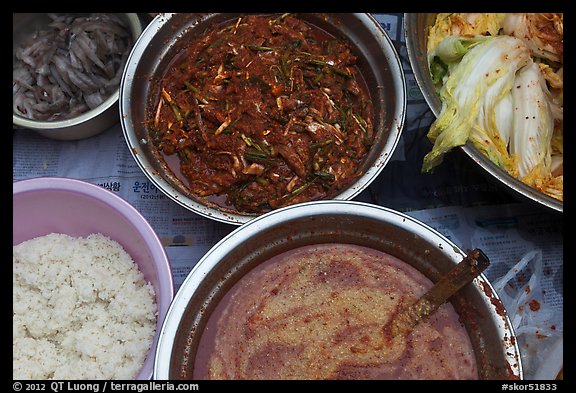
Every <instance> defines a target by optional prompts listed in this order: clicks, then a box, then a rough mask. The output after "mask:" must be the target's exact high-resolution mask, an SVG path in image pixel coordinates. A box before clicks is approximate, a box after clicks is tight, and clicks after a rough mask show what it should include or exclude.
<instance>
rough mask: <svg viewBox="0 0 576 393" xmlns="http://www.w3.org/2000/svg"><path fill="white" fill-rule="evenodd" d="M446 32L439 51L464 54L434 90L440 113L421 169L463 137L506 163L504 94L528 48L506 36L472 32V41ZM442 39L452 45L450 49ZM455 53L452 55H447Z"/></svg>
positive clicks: (509, 162) (506, 106)
mask: <svg viewBox="0 0 576 393" xmlns="http://www.w3.org/2000/svg"><path fill="white" fill-rule="evenodd" d="M448 37H452V38H449V41H447V42H446V46H445V47H443V48H442V51H441V52H440V53H452V54H454V53H462V52H463V51H464V52H465V53H464V55H463V56H462V57H461V59H460V61H458V62H457V63H453V64H452V65H451V66H450V67H449V73H448V75H447V76H445V77H444V83H443V85H442V87H441V89H440V91H439V94H440V99H441V102H442V108H441V112H440V114H439V116H438V118H437V119H436V120H435V121H434V122H433V123H432V125H431V126H430V130H429V132H428V138H429V139H430V141H431V142H432V143H434V146H433V147H432V150H431V151H430V152H429V153H428V154H426V156H425V157H424V161H423V165H422V171H423V172H430V171H432V170H433V169H434V168H435V167H436V166H438V165H439V164H440V163H442V161H443V157H444V155H445V154H446V153H447V152H449V151H450V150H452V149H453V148H455V147H457V146H462V145H464V144H465V143H466V142H467V141H468V140H469V139H472V140H473V141H474V142H475V145H476V144H478V145H477V147H478V148H479V149H481V150H483V151H485V152H487V153H488V154H487V156H488V157H489V158H490V159H491V160H492V161H493V162H494V163H496V164H497V165H499V166H500V167H502V168H503V169H508V168H512V167H513V166H514V165H513V164H514V163H513V158H511V157H510V155H509V154H508V152H507V149H506V144H507V141H506V139H504V137H503V135H504V133H505V131H504V129H503V128H504V127H505V125H506V124H509V123H510V119H511V116H512V115H511V114H510V111H512V110H513V108H512V107H511V105H510V99H511V97H510V94H511V91H512V87H513V85H514V80H515V78H516V72H517V71H518V70H519V69H521V68H522V67H524V66H526V65H527V64H530V63H532V58H531V56H530V50H529V49H528V48H527V47H526V45H525V44H524V43H523V42H522V41H521V40H519V39H517V38H514V37H510V36H477V37H475V39H476V40H477V42H474V43H473V44H471V41H470V39H471V38H470V37H460V36H448ZM448 37H446V38H445V40H446V39H448ZM454 37H456V38H454ZM443 44H444V43H443V42H442V43H441V44H440V45H438V46H439V47H441V46H442V45H443ZM448 44H451V45H453V46H454V50H452V51H450V48H449V45H448ZM436 53H437V54H438V53H439V52H438V51H437V52H436ZM438 57H439V58H441V57H440V56H438ZM447 58H450V57H447ZM455 58H456V55H454V57H452V59H455ZM500 127H502V131H500V130H499V129H500ZM508 137H509V136H506V138H508Z"/></svg>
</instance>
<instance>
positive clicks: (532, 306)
mask: <svg viewBox="0 0 576 393" xmlns="http://www.w3.org/2000/svg"><path fill="white" fill-rule="evenodd" d="M528 306H530V310H532V311H538V310H540V302H538V300H536V299H532V300H530V303H528Z"/></svg>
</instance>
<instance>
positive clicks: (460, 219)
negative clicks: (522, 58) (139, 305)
mask: <svg viewBox="0 0 576 393" xmlns="http://www.w3.org/2000/svg"><path fill="white" fill-rule="evenodd" d="M374 16H375V18H376V19H377V20H378V21H379V22H380V24H381V25H382V26H383V28H384V29H385V30H386V32H387V33H388V34H389V35H390V37H391V39H392V40H393V42H394V45H395V47H396V49H397V51H398V53H399V55H400V58H401V60H402V65H403V69H404V71H405V78H406V83H407V93H408V108H407V109H408V110H407V116H406V119H405V127H404V130H403V134H402V137H401V138H400V141H399V143H398V146H397V148H396V150H395V151H394V154H393V156H392V158H391V160H390V161H389V163H388V164H387V166H386V168H384V170H383V171H382V173H381V174H380V175H379V177H378V178H377V179H376V180H375V181H374V182H373V183H372V184H371V185H370V186H369V187H368V188H367V189H366V190H365V191H364V192H362V193H361V194H360V195H358V196H357V197H356V198H355V199H356V200H358V201H363V202H369V203H375V204H378V205H381V206H385V207H389V208H392V209H395V210H397V211H401V212H404V213H405V214H408V215H410V216H412V217H414V218H416V219H418V220H420V221H422V222H423V223H425V224H427V225H429V226H430V227H432V228H434V229H435V230H436V231H438V232H440V233H441V234H442V235H444V236H445V237H447V238H448V239H449V240H450V241H452V242H454V243H455V244H456V245H457V246H458V247H460V248H461V249H462V250H467V249H473V248H480V249H482V250H483V251H484V252H485V253H486V254H487V255H488V256H489V258H490V261H491V264H490V266H489V268H488V270H487V271H486V272H485V274H486V276H487V277H488V278H489V279H490V280H491V281H492V280H497V279H499V278H500V277H502V276H504V275H505V274H506V273H507V272H508V271H510V269H512V268H513V267H514V266H515V264H516V263H517V262H518V261H519V260H520V259H521V258H522V256H523V255H525V254H526V253H527V252H529V251H530V250H535V249H538V250H541V251H542V261H543V266H544V268H543V270H544V275H543V278H542V280H541V285H542V293H543V294H544V301H545V302H546V303H547V305H548V306H549V307H551V308H552V309H553V310H554V312H555V313H556V318H559V319H560V322H561V319H562V312H563V237H562V235H563V222H562V215H560V214H557V213H554V212H548V211H545V210H543V209H542V208H540V207H539V206H534V205H533V204H530V203H527V202H521V201H518V200H517V199H515V198H514V196H513V195H511V194H510V193H508V192H507V191H506V190H504V189H503V186H502V185H500V184H496V183H495V182H494V181H493V180H492V179H488V178H487V177H486V175H485V174H484V173H481V172H480V171H479V170H478V168H476V167H474V165H473V164H472V163H471V160H469V159H468V157H466V156H465V155H464V154H463V153H462V152H458V151H456V152H454V153H451V154H449V155H447V156H446V158H445V161H444V163H443V164H442V165H441V166H440V167H439V168H438V169H437V170H436V171H435V172H434V174H433V175H431V174H422V173H421V171H420V168H421V164H422V158H423V156H424V154H426V153H427V152H428V151H429V149H430V148H431V145H430V143H429V141H428V140H427V139H426V132H427V130H428V127H429V126H430V124H431V123H432V121H433V120H434V118H433V115H432V113H431V111H430V109H429V107H428V106H427V104H426V102H425V100H424V98H423V97H422V95H421V93H420V90H419V88H418V84H417V83H416V81H415V78H414V75H413V73H412V70H411V68H410V63H409V60H408V56H407V53H406V46H405V41H404V32H403V19H402V16H403V14H375V15H374ZM47 176H58V177H68V178H75V179H81V180H85V181H88V182H91V183H93V184H97V185H99V186H101V187H103V188H106V189H108V190H110V191H113V192H114V193H116V194H118V195H119V196H121V197H123V198H124V199H126V200H127V201H128V202H129V203H131V204H132V205H133V206H134V207H135V208H136V209H137V210H138V211H140V212H141V213H142V215H143V216H144V217H145V218H146V219H147V220H148V221H149V222H150V224H151V225H152V227H153V228H154V229H155V231H156V232H157V234H158V236H159V237H160V239H161V241H162V243H163V244H164V246H165V247H166V250H167V253H168V256H169V258H170V262H171V266H172V269H173V275H174V281H175V285H176V289H178V288H179V287H180V286H181V285H182V283H183V281H184V280H185V278H186V277H187V275H188V273H189V272H190V270H191V269H192V268H193V267H194V266H195V265H196V264H197V263H198V261H199V260H201V258H202V256H203V255H204V254H205V253H206V252H207V251H208V250H209V249H210V248H211V247H213V246H214V245H216V244H217V243H218V242H219V241H221V240H222V239H223V238H224V237H226V236H227V235H228V234H229V233H231V232H232V231H234V230H235V229H236V228H237V226H235V225H231V224H225V223H221V222H217V221H214V220H210V219H208V218H205V217H203V216H200V215H198V214H196V213H193V212H191V211H189V210H187V209H185V208H184V207H182V206H180V205H178V204H177V203H175V202H173V201H172V200H171V199H169V198H168V197H167V196H166V195H164V194H163V193H162V192H161V191H160V190H158V189H157V188H156V186H155V185H154V184H153V183H152V182H151V181H150V180H149V179H148V178H147V177H146V175H144V173H143V172H142V170H141V169H140V167H139V166H138V164H137V163H136V161H135V160H134V159H133V157H132V155H131V152H130V150H129V149H128V147H127V143H126V141H125V138H124V135H123V132H122V128H121V125H120V124H119V123H118V124H116V125H114V126H112V127H111V128H110V129H108V130H107V131H105V132H104V133H102V134H99V135H97V136H94V137H91V138H88V139H84V140H79V141H59V140H52V139H48V138H45V137H43V136H40V135H38V134H36V133H35V132H33V131H30V130H22V129H18V130H13V181H18V180H23V179H28V178H33V177H47Z"/></svg>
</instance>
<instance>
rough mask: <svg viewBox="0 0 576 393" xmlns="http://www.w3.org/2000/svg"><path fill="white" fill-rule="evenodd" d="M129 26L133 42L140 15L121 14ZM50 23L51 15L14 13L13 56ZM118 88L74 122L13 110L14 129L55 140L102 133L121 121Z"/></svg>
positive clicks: (139, 31)
mask: <svg viewBox="0 0 576 393" xmlns="http://www.w3.org/2000/svg"><path fill="white" fill-rule="evenodd" d="M118 16H119V17H121V18H122V19H123V20H124V21H125V22H126V23H127V25H128V26H129V28H130V32H131V34H132V39H133V41H136V39H137V38H138V36H139V35H140V33H141V32H142V24H141V23H140V19H139V17H138V14H135V13H129V14H128V13H127V14H118ZM50 22H51V19H50V17H49V16H48V14H45V13H44V14H32V13H23V14H12V39H13V42H12V57H13V59H15V58H16V56H15V53H16V48H18V46H19V45H20V43H21V42H22V41H23V40H25V39H26V37H28V36H29V34H31V33H33V32H35V31H37V30H39V29H41V28H43V26H46V25H47V24H48V23H50ZM119 90H120V86H118V89H116V90H115V91H114V93H112V95H111V96H110V97H108V98H107V99H106V100H105V101H104V102H103V103H102V104H101V105H100V106H98V107H97V108H94V109H92V110H90V111H88V112H85V113H83V114H81V115H79V116H77V117H75V118H73V119H66V120H58V121H40V120H32V119H28V118H26V117H23V116H20V115H19V114H17V113H15V112H14V111H12V125H13V127H14V128H27V129H31V130H34V131H36V132H37V133H38V134H40V135H43V136H45V137H48V138H52V139H60V140H78V139H84V138H88V137H91V136H94V135H96V134H99V133H101V132H103V131H105V130H107V129H108V128H110V127H111V126H113V125H114V124H116V123H118V122H119V121H120V117H119V113H118V97H119Z"/></svg>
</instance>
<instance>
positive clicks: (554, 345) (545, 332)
mask: <svg viewBox="0 0 576 393" xmlns="http://www.w3.org/2000/svg"><path fill="white" fill-rule="evenodd" d="M542 277H543V269H542V251H541V250H539V249H536V250H533V251H530V252H528V253H526V254H525V255H524V256H523V257H522V259H521V260H520V261H519V262H518V263H517V264H516V265H515V266H513V267H512V269H510V270H509V271H508V273H506V274H505V275H504V276H503V277H502V278H500V279H498V280H497V281H496V282H495V283H494V289H495V290H496V292H497V293H498V295H499V296H500V299H501V300H502V302H503V303H504V306H505V307H506V310H507V311H508V317H509V318H510V321H511V323H512V327H513V329H514V332H515V333H516V340H517V342H518V347H519V348H520V356H521V358H522V359H521V360H522V367H523V370H524V378H525V379H540V380H549V379H555V378H556V376H557V375H558V373H559V372H560V370H561V369H562V365H563V361H562V357H563V316H562V315H561V314H559V313H556V312H554V311H553V310H552V308H551V307H550V306H549V305H547V304H546V303H545V302H544V297H543V294H542V290H541V285H540V282H541V280H542Z"/></svg>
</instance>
